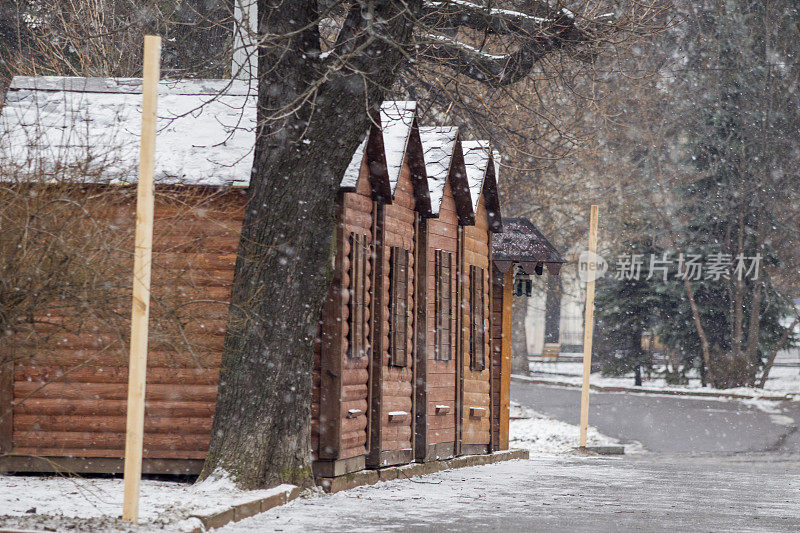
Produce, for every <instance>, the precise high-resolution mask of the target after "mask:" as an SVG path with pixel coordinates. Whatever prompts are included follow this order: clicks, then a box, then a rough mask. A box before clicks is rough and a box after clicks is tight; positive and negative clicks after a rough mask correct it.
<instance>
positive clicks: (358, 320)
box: [347, 233, 369, 359]
mask: <svg viewBox="0 0 800 533" xmlns="http://www.w3.org/2000/svg"><path fill="white" fill-rule="evenodd" d="M368 257H369V243H368V242H367V236H366V235H362V234H360V233H351V234H350V257H349V259H350V272H349V274H350V301H349V302H348V310H349V311H350V319H349V321H348V325H349V327H350V328H349V329H350V330H349V332H348V334H347V340H348V350H347V355H348V357H350V358H351V359H358V358H361V357H364V356H365V355H367V354H368V352H369V340H368V339H369V325H368V324H369V322H368V321H369V309H368V307H367V258H368Z"/></svg>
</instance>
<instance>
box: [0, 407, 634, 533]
mask: <svg viewBox="0 0 800 533" xmlns="http://www.w3.org/2000/svg"><path fill="white" fill-rule="evenodd" d="M509 439H510V444H511V448H523V449H527V450H530V452H531V457H534V456H540V457H542V456H554V455H566V454H570V453H572V452H573V447H574V446H577V444H578V426H574V425H572V424H567V423H565V422H561V421H558V420H553V419H551V418H547V417H545V416H542V415H540V414H538V413H536V412H535V411H532V410H530V409H527V408H525V407H522V406H520V405H518V404H512V409H511V423H510V428H509ZM588 444H589V445H590V446H592V445H611V444H618V441H616V440H614V439H612V438H610V437H607V436H605V435H602V434H600V433H598V432H597V430H595V429H594V428H589V433H588ZM637 449H640V446H639V447H637V446H636V445H635V444H634V445H633V446H631V445H630V444H626V452H631V451H636V450H637ZM467 471H472V469H471V468H468V469H466V470H465V473H464V475H465V476H468V475H471V474H468V473H467ZM122 483H123V481H122V479H121V478H112V477H86V478H82V477H78V476H8V475H0V526H6V527H9V526H14V527H19V528H22V527H27V528H30V527H37V528H43V527H53V525H54V524H55V525H56V526H59V525H60V526H62V527H63V525H64V524H65V523H70V524H72V525H73V528H77V529H78V530H87V529H93V530H104V531H111V530H130V528H129V527H128V526H126V525H123V524H121V523H120V522H119V521H118V520H117V518H119V516H120V514H121V512H122ZM410 483H412V485H411V486H418V487H421V486H423V485H424V484H425V483H426V482H425V481H411V482H410ZM415 483H416V484H415ZM288 489H291V485H281V486H280V487H276V488H274V489H269V490H260V491H242V490H239V489H237V488H236V487H235V486H234V485H233V482H232V481H231V480H230V479H229V478H228V477H227V476H224V475H218V476H212V477H211V478H209V479H207V480H205V481H203V482H202V483H198V484H197V485H192V484H190V483H185V482H176V481H158V480H152V479H144V480H142V485H141V499H140V503H139V516H140V523H142V524H144V527H143V528H139V529H137V530H139V531H141V530H156V529H169V530H172V531H180V530H182V529H191V528H192V527H194V526H195V525H197V521H195V520H192V519H188V520H187V519H186V518H187V517H188V516H189V515H191V514H206V513H211V512H215V511H220V510H224V509H225V508H227V507H230V506H232V505H235V504H238V503H244V502H248V501H252V500H256V499H259V498H265V497H267V496H269V495H271V494H275V493H277V492H281V491H284V490H288ZM65 519H66V520H65ZM87 519H88V520H87Z"/></svg>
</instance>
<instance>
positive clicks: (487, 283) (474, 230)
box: [461, 197, 491, 453]
mask: <svg viewBox="0 0 800 533" xmlns="http://www.w3.org/2000/svg"><path fill="white" fill-rule="evenodd" d="M463 231H464V256H463V263H462V264H463V267H462V269H461V271H462V282H461V283H462V285H461V286H462V291H461V298H462V306H461V310H462V322H461V324H462V335H463V341H462V346H463V348H462V349H463V358H462V361H463V367H462V372H463V384H462V390H463V393H462V409H461V413H462V417H461V418H462V422H461V423H462V431H461V447H462V451H463V452H464V453H473V452H477V451H487V450H485V449H483V450H482V449H481V446H488V445H489V442H490V410H491V404H490V398H489V395H490V388H491V381H490V374H491V365H490V358H491V351H490V344H491V335H490V331H489V324H490V303H491V289H490V287H491V261H490V256H489V249H490V233H489V224H488V220H487V215H486V208H485V207H484V203H483V197H481V200H480V203H479V204H478V209H477V212H476V213H475V225H474V226H464V230H463ZM470 266H476V267H479V268H481V269H483V287H484V295H483V320H484V324H483V331H484V335H483V340H484V348H483V353H484V368H483V370H473V369H472V368H471V364H470V355H469V346H470V327H469V324H470V315H469V310H470V309H471V307H472V305H473V302H472V301H471V300H470V292H471V291H470V286H469V283H470V278H469V267H470ZM475 409H478V410H480V409H482V411H478V412H479V413H481V414H482V415H483V416H471V414H470V413H471V410H475Z"/></svg>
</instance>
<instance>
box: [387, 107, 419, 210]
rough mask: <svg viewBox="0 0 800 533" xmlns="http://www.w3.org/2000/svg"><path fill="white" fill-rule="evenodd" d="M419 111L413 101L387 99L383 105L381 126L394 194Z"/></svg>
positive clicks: (388, 171)
mask: <svg viewBox="0 0 800 533" xmlns="http://www.w3.org/2000/svg"><path fill="white" fill-rule="evenodd" d="M416 113H417V103H416V102H412V101H402V100H400V101H386V102H384V103H383V104H382V105H381V112H380V123H381V124H380V126H381V131H382V132H383V149H384V153H385V154H386V172H387V174H388V176H389V185H390V186H391V189H392V196H394V193H395V191H396V190H397V182H398V181H399V180H400V172H401V170H402V169H403V161H404V160H405V157H406V150H407V148H408V140H409V138H410V137H411V130H412V128H413V126H414V121H415V118H416Z"/></svg>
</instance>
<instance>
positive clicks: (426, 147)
mask: <svg viewBox="0 0 800 533" xmlns="http://www.w3.org/2000/svg"><path fill="white" fill-rule="evenodd" d="M419 137H420V140H421V141H422V150H423V152H424V156H425V172H426V173H427V174H428V188H429V189H428V190H429V192H430V198H431V211H432V212H433V214H434V215H438V214H439V208H440V207H441V206H442V198H443V195H444V185H445V183H446V182H447V177H448V175H449V174H450V165H451V164H452V161H453V151H454V150H455V146H456V138H457V137H458V128H457V127H455V126H429V127H422V128H420V129H419ZM450 186H451V187H452V184H450Z"/></svg>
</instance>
